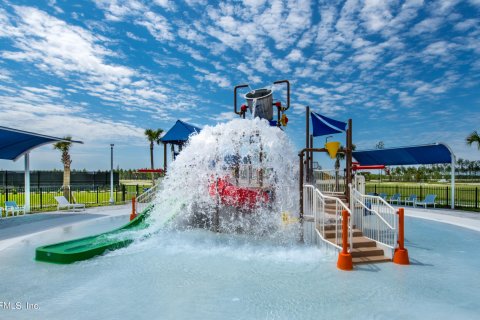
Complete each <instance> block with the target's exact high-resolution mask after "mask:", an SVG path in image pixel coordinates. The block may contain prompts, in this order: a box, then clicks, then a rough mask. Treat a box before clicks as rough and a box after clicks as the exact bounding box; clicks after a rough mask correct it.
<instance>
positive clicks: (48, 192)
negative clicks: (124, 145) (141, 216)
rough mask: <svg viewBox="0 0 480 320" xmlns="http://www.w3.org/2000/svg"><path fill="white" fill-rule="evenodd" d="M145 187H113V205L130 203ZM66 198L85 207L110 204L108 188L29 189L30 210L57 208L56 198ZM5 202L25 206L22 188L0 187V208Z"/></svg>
mask: <svg viewBox="0 0 480 320" xmlns="http://www.w3.org/2000/svg"><path fill="white" fill-rule="evenodd" d="M145 189H146V187H145V186H141V185H128V186H127V185H120V186H114V190H113V201H114V202H115V204H121V203H125V202H126V201H130V200H131V199H132V197H135V196H138V195H139V194H141V193H143V192H144V191H145ZM64 195H67V196H68V200H69V201H70V203H84V204H85V205H86V206H98V205H107V204H110V186H109V185H102V186H95V187H93V186H88V187H85V186H72V187H71V188H70V192H68V190H67V192H65V190H64V189H63V188H62V187H58V186H50V187H49V186H46V187H45V186H44V187H34V186H32V187H30V210H31V211H46V210H55V209H56V208H57V201H56V200H55V197H57V196H64ZM5 201H15V202H16V203H17V205H18V206H23V205H24V204H25V190H24V187H0V206H2V207H3V206H4V204H5ZM0 217H1V215H0Z"/></svg>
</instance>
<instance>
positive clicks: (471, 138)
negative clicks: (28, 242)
mask: <svg viewBox="0 0 480 320" xmlns="http://www.w3.org/2000/svg"><path fill="white" fill-rule="evenodd" d="M465 141H466V142H467V145H469V146H471V145H472V144H475V143H476V144H477V148H478V150H480V135H478V132H477V130H475V131H473V132H472V133H470V134H469V135H468V136H467V138H465Z"/></svg>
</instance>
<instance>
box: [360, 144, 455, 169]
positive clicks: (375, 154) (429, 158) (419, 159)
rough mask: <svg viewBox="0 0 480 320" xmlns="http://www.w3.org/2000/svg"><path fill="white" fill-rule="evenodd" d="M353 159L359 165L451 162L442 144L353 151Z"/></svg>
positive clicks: (447, 149) (448, 151) (450, 154)
mask: <svg viewBox="0 0 480 320" xmlns="http://www.w3.org/2000/svg"><path fill="white" fill-rule="evenodd" d="M353 157H354V158H355V159H356V160H357V161H358V162H359V163H360V164H361V165H366V166H368V165H382V164H383V165H386V166H391V165H419V164H436V163H450V162H452V153H451V152H450V149H449V148H448V147H447V146H446V145H444V144H442V143H436V144H429V145H421V146H410V147H399V148H390V149H376V150H366V151H354V152H353Z"/></svg>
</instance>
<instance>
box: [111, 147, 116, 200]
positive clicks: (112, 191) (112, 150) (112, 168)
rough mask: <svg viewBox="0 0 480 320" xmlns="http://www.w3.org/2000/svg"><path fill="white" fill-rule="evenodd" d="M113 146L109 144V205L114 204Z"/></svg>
mask: <svg viewBox="0 0 480 320" xmlns="http://www.w3.org/2000/svg"><path fill="white" fill-rule="evenodd" d="M113 146H114V144H113V143H112V144H110V204H113V203H114V202H115V201H114V200H113Z"/></svg>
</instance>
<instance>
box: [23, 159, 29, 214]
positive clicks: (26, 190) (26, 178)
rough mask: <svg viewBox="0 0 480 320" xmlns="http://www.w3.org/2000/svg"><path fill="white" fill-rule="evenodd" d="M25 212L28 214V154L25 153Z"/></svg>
mask: <svg viewBox="0 0 480 320" xmlns="http://www.w3.org/2000/svg"><path fill="white" fill-rule="evenodd" d="M24 157H25V188H24V191H25V204H24V208H25V212H30V153H29V152H27V153H25V156H24Z"/></svg>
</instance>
